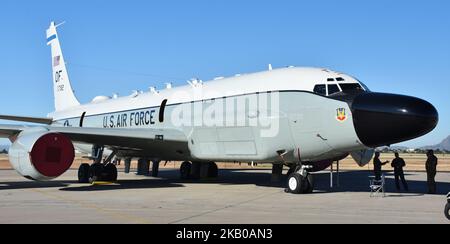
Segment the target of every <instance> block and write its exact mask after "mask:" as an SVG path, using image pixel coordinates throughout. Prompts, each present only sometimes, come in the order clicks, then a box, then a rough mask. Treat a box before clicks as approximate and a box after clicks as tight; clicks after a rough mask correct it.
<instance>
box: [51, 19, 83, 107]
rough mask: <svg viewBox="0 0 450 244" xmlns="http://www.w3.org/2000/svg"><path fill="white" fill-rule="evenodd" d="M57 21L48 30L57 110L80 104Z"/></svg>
mask: <svg viewBox="0 0 450 244" xmlns="http://www.w3.org/2000/svg"><path fill="white" fill-rule="evenodd" d="M57 27H58V26H56V25H55V22H52V23H51V24H50V27H49V29H48V30H47V45H49V46H51V49H52V69H53V92H54V96H55V110H56V111H61V110H66V109H69V108H72V107H76V106H78V105H80V103H79V102H78V100H77V98H76V97H75V94H74V93H73V90H72V85H71V84H70V80H69V75H68V73H67V68H66V64H65V62H64V56H63V54H62V51H61V45H60V43H59V38H58V33H57V31H56V28H57Z"/></svg>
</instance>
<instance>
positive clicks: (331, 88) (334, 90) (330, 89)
mask: <svg viewBox="0 0 450 244" xmlns="http://www.w3.org/2000/svg"><path fill="white" fill-rule="evenodd" d="M339 92H341V90H340V89H339V86H338V85H328V96H331V95H333V94H335V93H339Z"/></svg>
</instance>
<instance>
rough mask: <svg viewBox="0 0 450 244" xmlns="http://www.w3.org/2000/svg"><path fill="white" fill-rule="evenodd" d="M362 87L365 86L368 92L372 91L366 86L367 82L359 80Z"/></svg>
mask: <svg viewBox="0 0 450 244" xmlns="http://www.w3.org/2000/svg"><path fill="white" fill-rule="evenodd" d="M358 82H359V83H360V84H361V86H362V87H364V90H366V92H370V89H369V87H368V86H366V84H364V83H362V82H361V81H358Z"/></svg>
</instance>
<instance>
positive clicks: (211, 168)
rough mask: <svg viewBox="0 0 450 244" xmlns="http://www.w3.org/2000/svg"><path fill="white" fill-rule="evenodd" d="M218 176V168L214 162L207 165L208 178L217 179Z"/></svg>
mask: <svg viewBox="0 0 450 244" xmlns="http://www.w3.org/2000/svg"><path fill="white" fill-rule="evenodd" d="M218 176H219V167H217V164H216V163H214V162H210V163H209V165H208V178H217V177H218Z"/></svg>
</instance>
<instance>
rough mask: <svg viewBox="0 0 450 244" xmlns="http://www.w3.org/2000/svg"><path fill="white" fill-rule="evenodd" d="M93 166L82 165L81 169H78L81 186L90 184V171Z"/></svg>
mask: <svg viewBox="0 0 450 244" xmlns="http://www.w3.org/2000/svg"><path fill="white" fill-rule="evenodd" d="M90 169H91V166H90V165H89V164H82V165H80V168H78V182H79V183H80V184H86V183H89V171H90Z"/></svg>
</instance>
